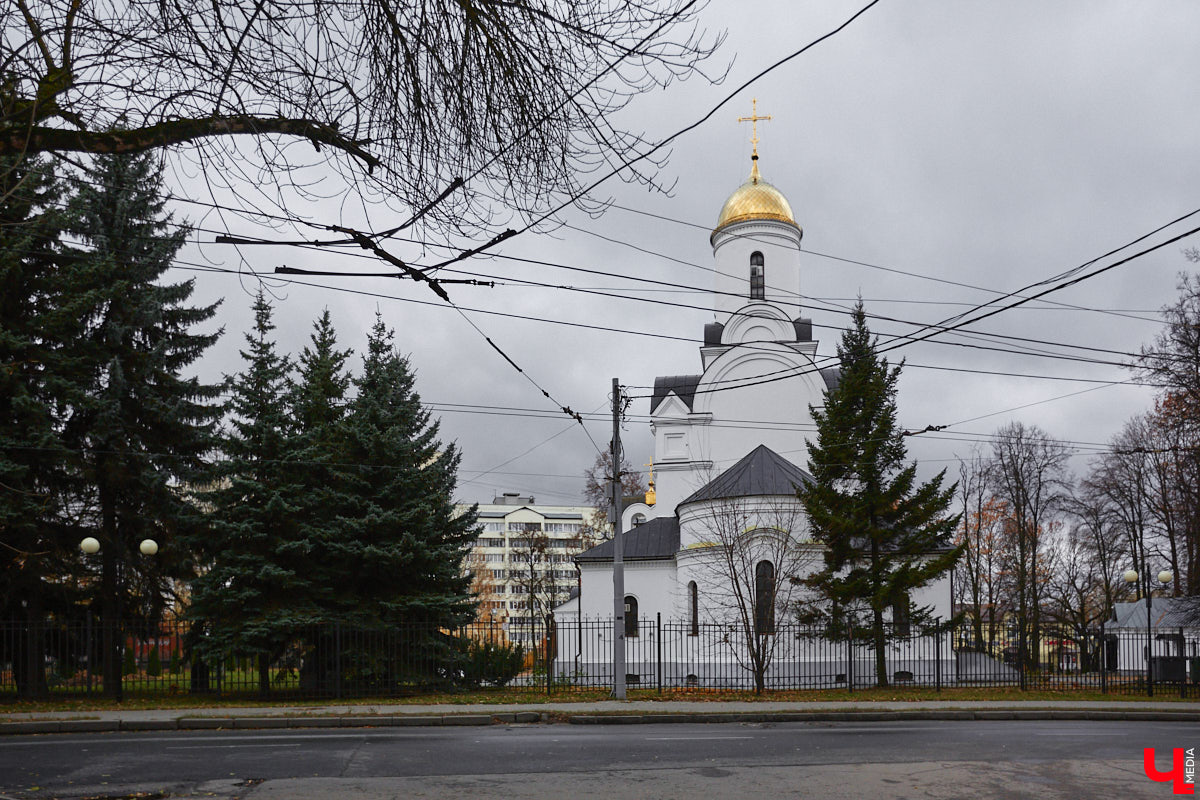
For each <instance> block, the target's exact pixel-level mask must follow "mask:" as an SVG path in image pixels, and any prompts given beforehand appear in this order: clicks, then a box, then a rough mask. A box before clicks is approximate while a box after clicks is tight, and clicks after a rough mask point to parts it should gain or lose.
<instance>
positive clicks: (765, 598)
mask: <svg viewBox="0 0 1200 800" xmlns="http://www.w3.org/2000/svg"><path fill="white" fill-rule="evenodd" d="M754 632H755V633H756V634H758V635H759V636H764V635H766V634H771V633H774V632H775V565H774V564H772V563H771V562H770V561H760V562H758V565H757V566H755V568H754Z"/></svg>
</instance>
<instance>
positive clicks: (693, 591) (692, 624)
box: [688, 581, 700, 636]
mask: <svg viewBox="0 0 1200 800" xmlns="http://www.w3.org/2000/svg"><path fill="white" fill-rule="evenodd" d="M688 626H689V628H690V630H689V632H688V634H689V635H690V636H699V635H700V590H699V588H697V586H696V582H695V581H688Z"/></svg>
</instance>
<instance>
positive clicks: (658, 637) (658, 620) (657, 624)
mask: <svg viewBox="0 0 1200 800" xmlns="http://www.w3.org/2000/svg"><path fill="white" fill-rule="evenodd" d="M654 640H655V641H656V642H657V643H658V693H659V694H662V683H663V681H662V612H661V611H659V612H656V613H655V615H654Z"/></svg>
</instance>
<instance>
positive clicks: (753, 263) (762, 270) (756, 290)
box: [750, 250, 767, 300]
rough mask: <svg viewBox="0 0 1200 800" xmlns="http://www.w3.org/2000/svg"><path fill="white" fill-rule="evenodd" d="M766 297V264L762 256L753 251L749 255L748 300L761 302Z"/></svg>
mask: <svg viewBox="0 0 1200 800" xmlns="http://www.w3.org/2000/svg"><path fill="white" fill-rule="evenodd" d="M766 296H767V276H766V262H765V260H764V259H763V254H762V253H760V252H758V251H757V250H755V251H754V252H753V253H751V254H750V299H751V300H763V299H765V298H766Z"/></svg>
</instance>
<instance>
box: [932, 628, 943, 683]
mask: <svg viewBox="0 0 1200 800" xmlns="http://www.w3.org/2000/svg"><path fill="white" fill-rule="evenodd" d="M941 623H942V621H941V620H940V619H938V620H936V621H935V624H936V625H937V628H935V629H934V632H933V674H934V684H935V687H936V688H935V690H934V691H938V692H940V691H941V690H942V631H941Z"/></svg>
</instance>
